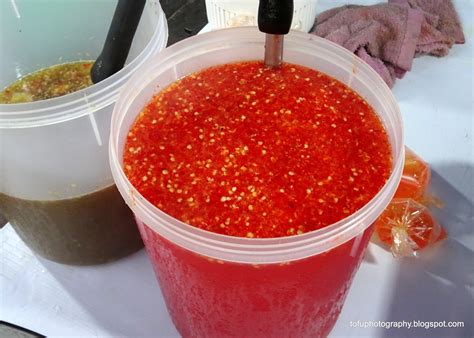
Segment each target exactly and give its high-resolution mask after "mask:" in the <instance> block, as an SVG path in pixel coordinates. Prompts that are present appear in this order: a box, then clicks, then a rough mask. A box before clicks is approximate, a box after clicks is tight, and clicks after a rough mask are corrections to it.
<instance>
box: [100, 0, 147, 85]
mask: <svg viewBox="0 0 474 338" xmlns="http://www.w3.org/2000/svg"><path fill="white" fill-rule="evenodd" d="M145 3H146V0H118V3H117V7H116V8H115V13H114V17H113V18H112V23H111V24H110V28H109V32H108V34H107V38H106V39H105V44H104V48H103V49H102V53H100V55H99V57H98V58H97V60H96V61H95V63H94V66H93V67H92V69H91V79H92V82H93V83H97V82H100V81H102V80H104V79H106V78H108V77H109V76H110V75H112V74H115V73H116V72H118V71H119V70H120V69H122V68H123V65H124V64H125V60H127V56H128V52H129V50H130V46H131V45H132V41H133V37H134V35H135V32H136V30H137V26H138V23H139V22H140V17H141V15H142V12H143V8H144V7H145Z"/></svg>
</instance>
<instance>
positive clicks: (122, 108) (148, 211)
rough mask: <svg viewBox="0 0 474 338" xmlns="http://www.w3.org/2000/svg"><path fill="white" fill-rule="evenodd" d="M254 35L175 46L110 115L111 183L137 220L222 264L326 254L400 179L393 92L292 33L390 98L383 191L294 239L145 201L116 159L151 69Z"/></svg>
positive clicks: (144, 71)
mask: <svg viewBox="0 0 474 338" xmlns="http://www.w3.org/2000/svg"><path fill="white" fill-rule="evenodd" d="M258 34H260V33H259V32H258V30H257V28H255V27H237V28H227V29H222V30H217V31H212V32H208V33H203V34H200V35H197V36H194V37H191V38H188V39H186V40H183V41H181V42H179V43H176V44H174V45H173V46H171V47H168V48H166V49H164V50H163V51H161V52H160V53H159V54H158V55H156V56H154V57H153V58H151V59H150V60H148V61H147V62H145V63H144V64H143V65H142V66H141V67H140V68H139V69H138V71H137V72H136V73H135V74H134V75H133V76H132V77H131V79H130V80H129V81H128V83H127V84H126V85H125V86H123V88H122V89H121V92H120V95H119V98H118V101H117V103H116V105H115V108H114V113H113V115H112V126H111V134H110V142H109V160H110V165H111V169H112V175H113V177H114V180H115V183H116V185H117V187H118V189H119V191H120V193H121V194H122V196H123V197H124V199H125V201H126V202H127V204H128V205H129V206H130V208H131V209H132V211H133V212H134V213H135V216H136V217H137V218H138V219H139V221H141V222H143V223H145V224H146V225H147V226H148V227H149V228H151V229H152V230H153V231H155V232H156V233H158V234H159V235H161V236H162V237H165V238H166V239H168V240H170V241H172V242H174V243H175V244H177V245H180V246H182V247H185V248H186V249H188V250H191V251H194V252H196V253H198V254H201V255H204V256H209V257H211V258H215V259H219V260H223V261H232V262H238V263H251V264H256V263H278V262H286V261H291V260H297V259H302V258H306V257H309V256H313V255H316V254H320V253H323V252H326V251H328V250H330V249H332V248H334V247H336V246H339V245H341V244H343V243H345V242H347V241H349V240H351V239H352V238H354V237H356V236H358V235H359V234H361V233H363V231H364V230H365V229H367V228H368V227H369V226H370V225H371V224H372V223H373V222H374V221H375V219H376V218H377V217H378V215H379V214H380V212H381V211H382V210H383V209H384V208H385V207H386V206H387V205H388V203H389V201H390V200H391V198H392V197H393V195H394V193H395V190H396V187H397V186H398V183H399V181H400V178H401V173H402V169H403V162H404V147H403V124H402V118H401V114H400V110H399V107H398V104H397V103H396V100H395V98H394V96H393V94H392V92H391V90H390V89H389V88H388V86H387V85H386V84H385V82H384V81H383V80H382V79H381V78H380V76H379V75H378V74H377V73H376V72H375V71H374V70H373V69H372V68H371V67H370V66H369V65H367V64H366V63H365V62H363V61H362V60H361V59H359V58H358V57H356V56H355V55H354V54H352V53H350V52H349V51H347V50H346V49H344V48H342V47H340V46H338V45H336V44H335V43H332V42H330V41H328V40H325V39H322V38H319V37H317V36H314V35H311V34H307V33H302V32H297V31H291V33H290V34H289V35H288V36H287V37H286V38H285V43H286V44H288V43H291V44H296V45H299V46H300V47H302V48H303V47H304V45H306V46H307V45H308V44H310V43H311V44H313V45H314V46H313V48H315V46H316V44H320V45H321V46H319V48H322V47H324V48H325V49H326V50H334V51H335V52H337V54H338V55H335V56H336V57H338V58H341V57H343V58H344V59H346V61H347V60H353V59H354V58H356V59H357V67H360V68H361V72H364V73H366V74H367V73H368V74H369V76H370V79H371V80H372V81H373V82H374V83H373V85H374V86H375V87H374V88H375V89H373V90H376V89H379V90H380V91H382V94H383V95H385V96H386V97H385V99H387V100H388V101H386V102H388V103H386V104H390V105H391V106H392V108H391V110H394V111H393V113H394V118H395V120H396V122H398V125H399V126H400V127H399V129H398V135H396V136H395V138H397V139H399V144H398V147H397V148H396V149H394V152H393V154H392V157H393V163H392V166H393V167H392V173H391V175H390V177H389V179H388V180H387V182H386V183H385V185H384V186H383V187H382V189H381V190H380V191H379V192H378V193H377V194H376V196H374V197H373V198H372V199H371V200H370V201H369V202H368V203H367V204H366V205H364V206H363V207H362V208H361V209H359V210H358V211H356V212H355V213H353V214H352V215H350V216H348V217H346V218H344V219H342V220H340V221H338V222H336V223H334V224H331V225H329V226H327V227H325V228H322V229H319V230H315V231H311V232H308V233H305V234H302V235H297V236H288V237H278V238H263V239H262V238H258V239H257V238H243V237H233V236H227V235H221V234H216V233H212V232H209V231H205V230H202V229H198V228H196V227H193V226H191V225H188V224H186V223H184V222H181V221H179V220H177V219H175V218H173V217H171V216H169V215H167V214H166V213H164V212H163V211H161V210H160V209H158V208H157V207H155V206H154V205H152V204H151V203H150V202H148V201H147V200H146V199H145V198H144V197H143V196H142V195H141V194H140V193H139V192H138V191H137V190H136V189H135V188H134V187H133V186H132V184H131V183H130V181H129V180H128V179H127V177H126V176H125V173H124V171H123V170H122V167H121V166H122V160H121V159H119V158H118V152H119V151H118V142H119V131H120V128H121V125H122V123H123V119H124V117H125V115H126V114H127V112H128V109H129V107H130V105H131V103H132V102H133V100H134V99H135V98H136V97H137V96H138V95H139V94H140V93H141V91H142V90H143V89H144V88H145V87H146V86H147V85H149V84H150V82H152V81H153V80H154V79H155V78H156V76H155V75H156V74H155V71H157V69H158V68H159V67H160V65H162V64H164V63H166V62H172V61H176V62H178V61H182V60H183V59H188V58H189V57H188V56H187V55H189V54H193V53H194V54H195V55H194V56H193V57H198V56H199V54H196V50H199V48H203V51H204V52H207V51H210V50H213V49H215V50H220V49H225V48H226V46H230V45H237V44H238V43H239V42H241V43H244V44H252V43H257V44H261V41H263V36H260V37H254V38H252V39H249V36H251V35H254V36H258ZM230 35H232V36H230ZM211 39H214V40H220V41H219V43H217V42H216V41H213V42H212V43H210V42H209V40H211ZM239 40H241V41H239ZM309 41H314V42H309ZM303 44H304V45H303ZM216 46H217V47H216ZM212 47H214V48H212ZM303 49H305V48H303ZM298 50H301V48H299V49H298ZM262 54H263V49H262ZM384 102H385V101H384ZM138 113H139V112H138V111H137V112H136V114H137V115H138ZM385 128H386V129H388V126H387V125H385ZM391 145H392V148H395V145H394V144H391ZM377 209H379V210H380V212H379V214H377V215H373V213H374V210H377ZM368 216H369V217H368Z"/></svg>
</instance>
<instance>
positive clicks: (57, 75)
mask: <svg viewBox="0 0 474 338" xmlns="http://www.w3.org/2000/svg"><path fill="white" fill-rule="evenodd" d="M93 64H94V61H80V62H70V63H63V64H59V65H55V66H51V67H48V68H44V69H40V70H38V71H36V72H34V73H31V74H28V75H26V76H24V77H22V78H21V79H19V80H17V81H15V82H14V83H12V84H11V85H9V86H8V87H6V88H5V89H4V90H2V91H1V92H0V103H3V104H9V103H25V102H33V101H40V100H46V99H51V98H53V97H58V96H63V95H66V94H70V93H73V92H76V91H78V90H81V89H84V88H87V87H89V86H91V85H92V80H91V77H90V71H91V68H92V65H93Z"/></svg>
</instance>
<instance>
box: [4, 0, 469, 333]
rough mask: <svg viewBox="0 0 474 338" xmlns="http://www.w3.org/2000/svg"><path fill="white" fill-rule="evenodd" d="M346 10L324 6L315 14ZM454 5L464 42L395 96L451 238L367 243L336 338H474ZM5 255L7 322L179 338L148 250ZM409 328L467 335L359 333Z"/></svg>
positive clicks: (18, 246)
mask: <svg viewBox="0 0 474 338" xmlns="http://www.w3.org/2000/svg"><path fill="white" fill-rule="evenodd" d="M357 2H358V3H368V2H369V1H357ZM371 2H373V1H370V3H371ZM342 3H343V2H342V1H329V0H326V1H320V6H319V9H318V11H322V10H324V9H327V8H329V7H333V6H336V5H339V4H342ZM455 4H456V7H457V9H458V11H459V13H460V16H461V18H462V22H463V25H464V32H465V34H466V39H467V42H466V44H465V45H456V46H454V47H453V48H452V50H451V51H450V53H449V55H448V56H447V57H444V58H434V57H421V58H418V59H416V60H415V62H414V65H413V70H412V71H411V72H410V73H408V74H407V75H406V76H405V78H404V79H402V80H399V81H397V83H396V85H395V87H394V89H393V92H394V94H395V96H396V98H397V100H398V102H399V104H400V107H401V110H402V113H403V117H404V123H405V131H406V144H407V145H409V146H410V147H411V148H412V149H413V150H414V151H415V152H417V153H418V154H419V155H421V156H422V157H423V158H424V159H425V160H426V161H428V162H429V163H430V165H431V168H432V170H433V180H432V190H433V192H434V193H435V194H436V195H437V196H439V197H440V198H441V199H443V200H444V202H445V204H446V206H445V207H444V209H442V210H439V212H437V217H438V219H439V221H440V222H441V223H442V224H443V225H444V227H445V228H446V229H447V232H448V234H449V238H448V239H447V240H446V241H444V242H442V243H440V244H439V245H436V246H434V247H432V248H430V249H428V250H426V251H425V252H423V254H422V255H421V257H420V258H418V259H394V258H393V257H392V256H391V254H390V253H388V252H387V251H385V250H383V249H382V248H380V247H378V246H377V245H375V244H370V246H369V249H368V252H367V255H366V257H365V259H364V262H363V264H362V265H361V268H360V270H359V272H358V273H357V275H356V277H355V280H354V283H353V285H352V288H351V290H350V293H349V296H348V298H347V301H346V303H345V305H344V308H343V311H342V314H341V316H340V318H339V320H338V322H337V324H336V327H335V328H334V330H333V331H332V333H331V336H332V337H339V336H344V337H360V336H370V337H400V336H403V337H441V336H443V337H446V336H452V337H472V336H474V321H473V318H474V313H473V307H474V301H473V297H474V296H473V295H474V269H473V267H474V259H473V258H474V254H473V251H474V232H473V228H474V215H473V204H474V181H473V173H474V170H473V168H474V154H473V140H472V137H473V130H474V120H473V119H474V110H473V97H474V86H473V78H474V67H473V59H474V55H473V46H472V44H473V42H474V39H473V26H472V25H473V22H474V20H473V5H472V2H471V1H470V0H459V1H456V2H455ZM0 253H1V257H0V320H5V321H8V322H11V323H14V324H17V325H20V326H23V327H26V328H28V329H31V330H34V331H37V332H39V333H41V334H44V335H47V336H49V337H64V336H84V337H97V336H101V337H117V336H122V337H140V336H142V337H152V336H153V337H178V336H179V335H178V333H177V331H176V329H175V328H174V326H173V324H172V323H171V320H170V318H169V316H168V314H167V312H166V309H165V305H164V302H163V298H162V296H161V293H160V289H159V287H158V284H157V282H156V280H155V277H154V274H153V271H152V268H151V265H150V262H149V260H148V258H147V257H146V255H145V253H144V251H143V250H142V251H140V252H138V253H136V254H134V255H132V256H130V257H127V258H125V259H122V260H120V261H119V262H115V263H112V264H107V265H103V266H96V267H72V266H64V265H60V264H56V263H52V262H49V261H46V260H44V259H41V258H38V257H36V256H34V255H33V254H32V253H31V251H30V250H29V249H28V248H27V247H25V245H24V244H23V243H22V242H21V241H20V239H19V238H18V237H17V235H16V234H15V232H14V231H13V230H12V228H11V227H10V226H7V227H5V228H4V229H2V230H1V231H0ZM403 320H404V321H407V322H411V321H413V320H415V321H422V322H434V321H436V322H439V321H446V322H448V321H461V322H464V327H463V328H444V329H424V328H418V329H414V328H411V329H406V328H405V329H396V328H392V329H385V328H380V327H378V328H377V327H369V328H362V327H353V326H354V325H358V324H362V323H363V322H364V323H365V322H366V324H367V325H381V324H382V322H384V323H385V322H392V321H403ZM357 321H360V322H357ZM351 322H352V325H351Z"/></svg>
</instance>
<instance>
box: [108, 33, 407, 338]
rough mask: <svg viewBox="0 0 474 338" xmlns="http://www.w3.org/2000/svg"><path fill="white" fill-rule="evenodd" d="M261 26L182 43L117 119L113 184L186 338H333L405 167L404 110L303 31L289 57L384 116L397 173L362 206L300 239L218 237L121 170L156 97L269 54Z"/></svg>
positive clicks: (129, 87)
mask: <svg viewBox="0 0 474 338" xmlns="http://www.w3.org/2000/svg"><path fill="white" fill-rule="evenodd" d="M263 50H264V35H263V34H262V33H259V32H258V30H257V29H256V28H252V27H245V28H233V29H226V30H219V31H214V32H211V33H206V34H202V35H199V36H196V37H193V38H190V39H187V40H184V41H182V42H180V43H178V44H176V45H173V46H172V47H170V48H167V49H165V50H164V51H163V52H161V53H160V54H159V55H158V56H157V57H155V58H153V59H152V60H150V61H149V62H147V63H146V64H144V65H143V66H142V67H141V68H140V69H139V70H138V71H137V73H136V75H134V76H133V77H132V79H131V80H130V81H129V82H128V83H127V84H126V85H125V86H124V88H123V90H122V91H121V94H120V97H119V99H118V101H117V105H116V106H115V110H114V115H113V117H112V130H111V139H110V162H111V167H112V174H113V176H114V180H115V182H116V184H117V187H118V188H119V190H120V192H121V194H122V196H123V197H124V198H125V200H126V202H127V204H128V205H129V206H130V208H131V209H132V210H133V212H134V213H135V216H136V218H137V222H138V224H139V228H140V232H141V235H142V238H143V240H144V242H145V246H146V248H147V251H148V254H149V255H150V257H151V261H152V264H153V266H154V269H155V272H156V275H157V278H158V280H159V283H160V286H161V290H162V292H163V296H164V298H165V301H166V305H167V307H168V310H169V312H170V315H171V317H172V319H173V322H174V323H175V325H176V327H177V329H178V330H179V332H180V333H181V334H182V335H183V336H184V337H226V336H240V337H316V336H326V335H327V334H328V333H329V331H330V330H331V328H332V327H333V325H334V323H335V321H336V319H337V317H338V315H339V313H340V311H341V308H342V305H343V303H344V300H345V297H346V294H347V291H348V290H349V287H350V285H351V281H352V278H353V276H354V274H355V272H356V271H357V268H358V266H359V264H360V262H361V259H362V256H363V253H364V250H365V248H366V246H367V243H368V241H369V238H370V236H371V233H372V231H373V227H371V225H372V224H373V222H374V221H375V220H376V218H377V217H378V216H379V215H380V213H381V212H382V211H383V210H384V208H385V207H386V206H387V204H388V203H389V201H390V200H391V198H392V196H393V194H394V192H395V189H396V187H397V185H398V183H399V180H400V176H401V173H402V166H403V152H404V147H403V132H402V121H401V116H400V112H399V109H398V106H397V103H396V102H395V99H394V97H393V95H392V94H391V92H390V89H389V88H388V87H387V86H386V84H385V83H384V82H383V80H382V79H381V78H380V77H379V76H378V75H377V74H376V73H375V71H373V70H372V68H370V67H369V66H368V65H367V64H365V63H364V62H363V61H361V60H360V59H359V58H357V57H356V56H355V55H353V54H351V53H349V52H348V51H346V50H345V49H343V48H341V47H339V46H337V45H335V44H333V43H331V42H328V41H326V40H323V39H321V38H318V37H316V36H314V35H309V34H305V33H299V32H294V31H293V32H291V33H290V34H289V35H288V36H287V37H285V52H284V53H285V54H284V59H285V60H286V61H288V62H291V63H295V64H300V65H303V66H307V67H311V68H314V69H318V70H320V71H323V72H325V73H327V74H329V75H330V76H332V77H334V78H336V79H338V80H339V81H341V82H343V83H345V84H346V85H348V86H349V87H351V88H353V89H354V90H355V91H357V92H358V93H359V94H360V95H361V96H363V97H364V98H365V99H366V100H367V101H368V102H369V103H370V104H371V105H372V107H373V108H374V110H375V111H376V112H377V114H378V115H379V116H380V119H381V121H382V122H383V124H384V126H385V128H386V131H387V134H388V136H389V140H390V143H391V147H392V152H393V168H392V174H391V176H390V178H389V180H388V181H387V183H386V184H385V186H384V187H383V188H382V189H381V191H380V192H379V193H378V194H377V195H376V196H375V197H374V198H373V199H372V200H371V201H370V202H369V203H367V204H366V205H365V206H364V207H363V208H361V209H360V210H359V211H357V212H356V213H354V214H352V215H350V216H349V217H347V218H345V219H343V220H341V221H339V222H337V223H335V224H332V225H330V226H328V227H326V228H324V229H321V230H317V231H313V232H309V233H306V234H303V235H299V236H292V237H283V238H270V239H249V238H237V237H230V236H224V235H219V234H215V233H210V232H207V231H204V230H200V229H198V228H194V227H192V226H190V225H187V224H185V223H183V222H180V221H178V220H176V219H174V218H172V217H170V216H169V215H166V214H165V213H164V212H162V211H160V210H159V209H158V208H156V207H154V206H153V205H151V204H150V203H149V202H148V201H147V200H146V199H145V198H144V197H143V196H142V195H141V194H140V193H139V192H138V191H137V190H136V189H134V187H133V186H132V185H131V184H130V182H129V181H128V180H127V178H126V176H125V174H124V171H123V170H122V157H123V148H124V143H125V139H126V136H127V133H128V131H129V129H130V126H131V125H132V123H133V121H134V120H135V118H136V117H137V115H138V114H139V112H140V111H141V109H142V108H143V107H144V106H145V105H146V103H147V102H149V100H150V99H151V97H152V96H153V94H154V93H156V92H158V91H160V90H161V89H163V88H165V87H166V86H168V85H169V84H170V83H172V82H173V81H175V80H177V79H179V78H181V77H183V76H185V75H187V74H190V73H192V72H195V71H198V70H200V69H203V68H207V67H209V66H213V65H216V64H222V63H229V62H237V61H243V60H256V59H261V58H262V55H263Z"/></svg>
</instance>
